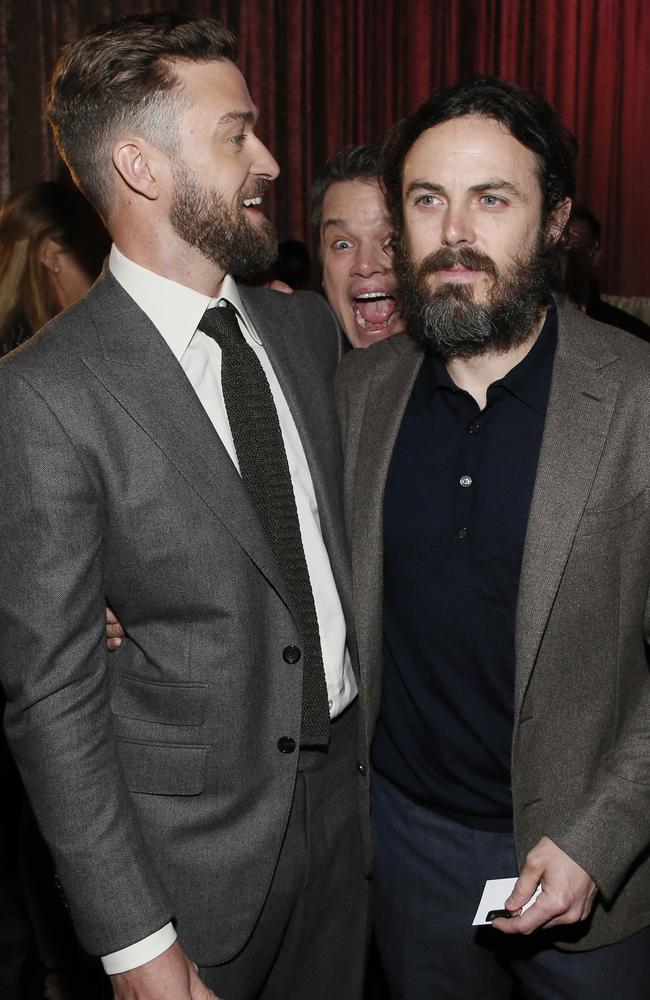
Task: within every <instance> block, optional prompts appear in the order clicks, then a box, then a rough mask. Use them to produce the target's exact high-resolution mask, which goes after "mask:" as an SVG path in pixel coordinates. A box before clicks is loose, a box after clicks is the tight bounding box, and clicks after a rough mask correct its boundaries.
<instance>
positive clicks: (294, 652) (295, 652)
mask: <svg viewBox="0 0 650 1000" xmlns="http://www.w3.org/2000/svg"><path fill="white" fill-rule="evenodd" d="M301 656H302V653H301V652H300V650H299V649H298V647H297V646H287V647H286V648H285V649H283V650H282V659H283V660H284V662H285V663H297V662H298V660H299V659H300V657H301Z"/></svg>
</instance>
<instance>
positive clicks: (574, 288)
mask: <svg viewBox="0 0 650 1000" xmlns="http://www.w3.org/2000/svg"><path fill="white" fill-rule="evenodd" d="M568 229H569V245H568V248H567V251H566V254H565V260H564V284H565V293H566V295H567V298H569V299H570V300H571V302H573V304H574V305H576V306H577V307H578V309H581V310H582V312H584V313H586V314H587V316H590V317H591V318H592V319H595V320H598V322H599V323H608V324H609V325H610V326H617V327H619V329H621V330H627V332H628V333H633V334H634V336H635V337H641V339H642V340H645V341H648V340H650V327H649V326H648V324H647V323H644V322H643V320H642V319H639V318H638V316H632V314H631V313H628V312H625V310H624V309H619V308H618V306H614V305H612V304H611V302H607V301H606V300H605V299H603V298H601V296H600V284H599V282H598V280H597V278H596V276H595V270H596V268H597V267H598V264H599V263H600V261H601V258H602V255H603V249H602V239H601V237H602V229H601V225H600V222H599V221H598V219H597V218H596V216H595V215H594V213H593V212H591V211H590V210H589V209H588V208H585V207H584V206H583V205H574V206H573V209H572V211H571V218H570V219H569V226H568Z"/></svg>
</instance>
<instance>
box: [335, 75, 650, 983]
mask: <svg viewBox="0 0 650 1000" xmlns="http://www.w3.org/2000/svg"><path fill="white" fill-rule="evenodd" d="M575 151H576V146H575V140H574V139H573V137H572V136H571V135H570V133H568V132H567V130H566V129H565V128H564V127H563V126H562V124H561V123H560V122H559V121H558V120H557V118H556V117H555V115H554V114H553V112H552V110H551V108H550V107H549V106H548V104H547V103H546V102H545V101H544V100H543V99H542V98H541V97H539V96H537V95H534V94H528V93H525V92H523V91H521V90H520V89H519V88H518V87H516V86H515V85H513V84H509V83H505V82H503V81H500V80H496V79H493V78H480V79H478V80H474V81H471V82H469V83H464V84H459V85H457V86H456V87H454V88H451V89H450V90H448V91H445V92H443V93H441V94H439V95H437V96H436V97H434V98H433V99H432V100H431V101H429V102H427V103H426V104H424V105H423V106H422V107H421V108H420V109H419V110H418V111H416V112H415V113H414V114H412V115H410V116H409V117H408V118H406V119H405V120H404V121H402V122H401V123H399V124H398V125H397V126H396V127H395V129H394V130H393V132H392V133H391V136H390V137H389V140H388V143H387V148H386V163H385V174H384V180H385V183H386V188H387V193H388V197H389V199H390V201H391V203H392V209H393V212H394V215H395V218H396V225H397V228H398V230H399V234H400V241H399V245H398V252H397V259H396V267H397V272H398V276H399V280H400V293H401V296H402V302H403V311H404V315H405V319H406V324H407V330H408V331H409V335H407V336H404V337H394V338H390V339H388V340H386V341H385V342H383V343H381V344H378V345H376V346H375V347H373V348H372V349H370V350H368V351H353V352H351V353H350V354H349V355H348V356H347V357H346V358H345V359H344V361H343V363H342V365H341V367H340V368H339V374H338V402H339V414H340V419H341V422H342V433H343V439H344V445H345V451H346V468H345V491H346V504H347V528H348V534H349V537H350V540H351V543H352V547H353V587H354V600H355V613H356V622H357V632H358V642H359V654H360V664H361V673H362V691H361V698H362V706H361V707H362V717H363V721H362V734H363V735H362V751H361V752H362V759H361V770H362V772H363V773H364V777H365V779H366V782H367V784H368V785H369V784H370V768H371V766H372V807H373V808H372V827H373V830H372V832H373V836H374V845H375V852H376V853H375V868H374V898H375V929H376V933H377V937H378V942H379V946H380V950H381V953H382V958H383V961H384V965H385V969H386V973H387V977H388V979H389V983H390V986H391V992H392V995H393V998H394V1000H400V998H403V1000H407V998H408V1000H424V998H430V997H433V996H435V997H436V998H441V1000H442V998H445V1000H447V998H449V1000H451V998H455V1000H468V998H471V1000H477V998H494V1000H497V998H498V1000H502V998H504V997H508V996H510V995H511V993H512V991H513V990H514V989H518V990H519V993H518V995H519V996H525V997H526V998H533V997H536V998H537V997H539V998H543V1000H554V998H560V997H571V998H574V997H589V998H590V1000H599V998H602V1000H605V998H611V997H612V996H613V995H615V993H617V994H618V995H620V996H624V997H625V998H626V1000H637V998H638V1000H641V998H642V997H647V990H648V982H649V981H650V930H649V929H648V924H649V923H650V856H649V847H650V822H649V819H648V817H649V816H650V777H649V775H650V770H649V768H648V763H649V762H650V740H649V738H648V719H649V709H650V676H649V672H648V661H647V647H646V642H647V639H648V634H649V631H650V605H649V603H648V589H649V581H650V532H649V530H648V529H649V524H648V520H649V512H650V489H649V486H650V483H649V479H650V444H649V436H648V428H649V427H650V353H649V352H648V350H647V347H646V346H645V345H644V344H642V343H640V342H639V341H638V340H636V339H635V338H632V337H629V336H627V335H626V334H624V333H623V332H621V331H615V330H613V329H611V328H609V327H605V326H602V325H600V324H598V323H595V322H593V321H591V320H589V319H587V318H586V317H584V316H583V315H582V314H581V313H580V312H579V311H577V310H576V309H574V308H563V307H558V306H556V304H555V303H554V301H553V298H552V296H551V294H550V288H551V285H552V276H553V270H554V263H555V258H556V256H557V252H558V248H559V246H561V243H562V232H563V228H564V225H565V223H566V220H567V217H568V214H569V210H570V205H571V198H572V196H573V191H574V160H575ZM371 742H372V753H371V752H370V744H371ZM517 874H518V876H519V877H518V879H517V881H516V884H515V885H514V888H502V889H501V895H500V896H499V895H497V897H496V899H495V900H494V901H492V902H491V903H490V904H489V905H488V906H485V907H484V908H483V910H481V908H480V907H479V900H480V899H481V896H482V892H483V888H484V885H485V883H486V881H488V880H493V879H507V878H511V879H512V882H514V880H515V876H517ZM538 886H540V887H541V892H540V894H539V895H538V896H537V898H536V899H535V900H534V902H532V905H529V906H527V904H530V903H531V901H532V900H533V897H534V893H535V891H536V889H537V887H538ZM477 907H478V910H479V912H477ZM488 910H492V911H493V910H496V911H501V913H502V915H498V914H497V915H496V916H494V914H491V919H489V920H488ZM475 914H476V917H475ZM474 919H477V920H478V921H479V922H480V923H481V924H486V923H491V924H492V926H472V922H473V920H474Z"/></svg>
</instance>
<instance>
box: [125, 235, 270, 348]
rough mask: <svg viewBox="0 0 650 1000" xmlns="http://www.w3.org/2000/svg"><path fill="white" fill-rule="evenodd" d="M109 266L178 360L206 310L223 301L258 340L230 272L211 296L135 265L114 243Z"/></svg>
mask: <svg viewBox="0 0 650 1000" xmlns="http://www.w3.org/2000/svg"><path fill="white" fill-rule="evenodd" d="M108 266H109V268H110V270H111V274H112V275H113V277H114V278H115V280H116V281H118V282H119V283H120V285H121V286H122V288H123V289H124V291H125V292H127V294H128V295H130V296H131V298H132V299H133V300H134V302H135V303H136V305H138V306H140V308H141V309H142V311H143V313H145V314H146V315H147V316H148V317H149V319H150V320H151V322H152V323H153V325H154V326H155V327H156V329H157V330H159V331H160V333H161V334H162V336H163V337H164V339H165V341H166V343H167V345H168V346H169V348H170V350H171V351H172V353H173V354H174V357H175V358H176V360H177V361H180V359H181V357H182V356H183V354H184V352H185V351H186V350H187V348H188V346H189V344H190V341H191V340H192V337H193V336H194V334H195V332H196V329H197V327H198V325H199V323H200V321H201V317H202V316H203V313H204V312H205V310H206V309H209V308H211V307H212V306H215V305H217V304H218V303H219V302H222V301H224V300H225V301H227V302H230V304H231V305H233V306H234V307H235V309H236V310H237V312H238V314H239V317H240V319H241V320H243V322H244V324H245V326H246V328H247V330H248V332H249V333H250V335H251V336H252V337H253V338H254V339H255V340H257V341H258V342H259V338H258V336H257V333H256V332H255V329H254V327H253V326H252V324H251V322H250V320H249V319H248V317H247V315H246V311H245V309H244V307H243V305H242V301H241V297H240V295H239V289H238V288H237V285H236V284H235V281H234V279H233V278H232V276H231V275H229V274H227V275H226V276H225V277H224V279H223V283H222V285H221V290H220V292H219V295H218V296H217V297H216V298H211V297H210V296H209V295H204V294H203V293H202V292H197V291H195V290H194V289H193V288H189V287H188V286H187V285H181V284H179V283H178V282H177V281H173V280H172V279H171V278H165V277H163V275H162V274H156V272H155V271H150V270H148V269H147V268H146V267H142V265H141V264H136V263H135V262H134V261H132V260H130V259H129V258H128V257H125V256H124V254H123V253H122V252H121V251H120V250H118V249H117V247H116V246H115V244H113V246H112V247H111V253H110V256H109V259H108Z"/></svg>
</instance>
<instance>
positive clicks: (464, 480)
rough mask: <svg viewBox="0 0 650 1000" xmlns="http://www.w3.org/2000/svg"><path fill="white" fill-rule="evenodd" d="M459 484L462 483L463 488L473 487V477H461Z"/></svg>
mask: <svg viewBox="0 0 650 1000" xmlns="http://www.w3.org/2000/svg"><path fill="white" fill-rule="evenodd" d="M459 482H460V485H461V486H471V485H472V477H471V476H461V477H460V479H459Z"/></svg>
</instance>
